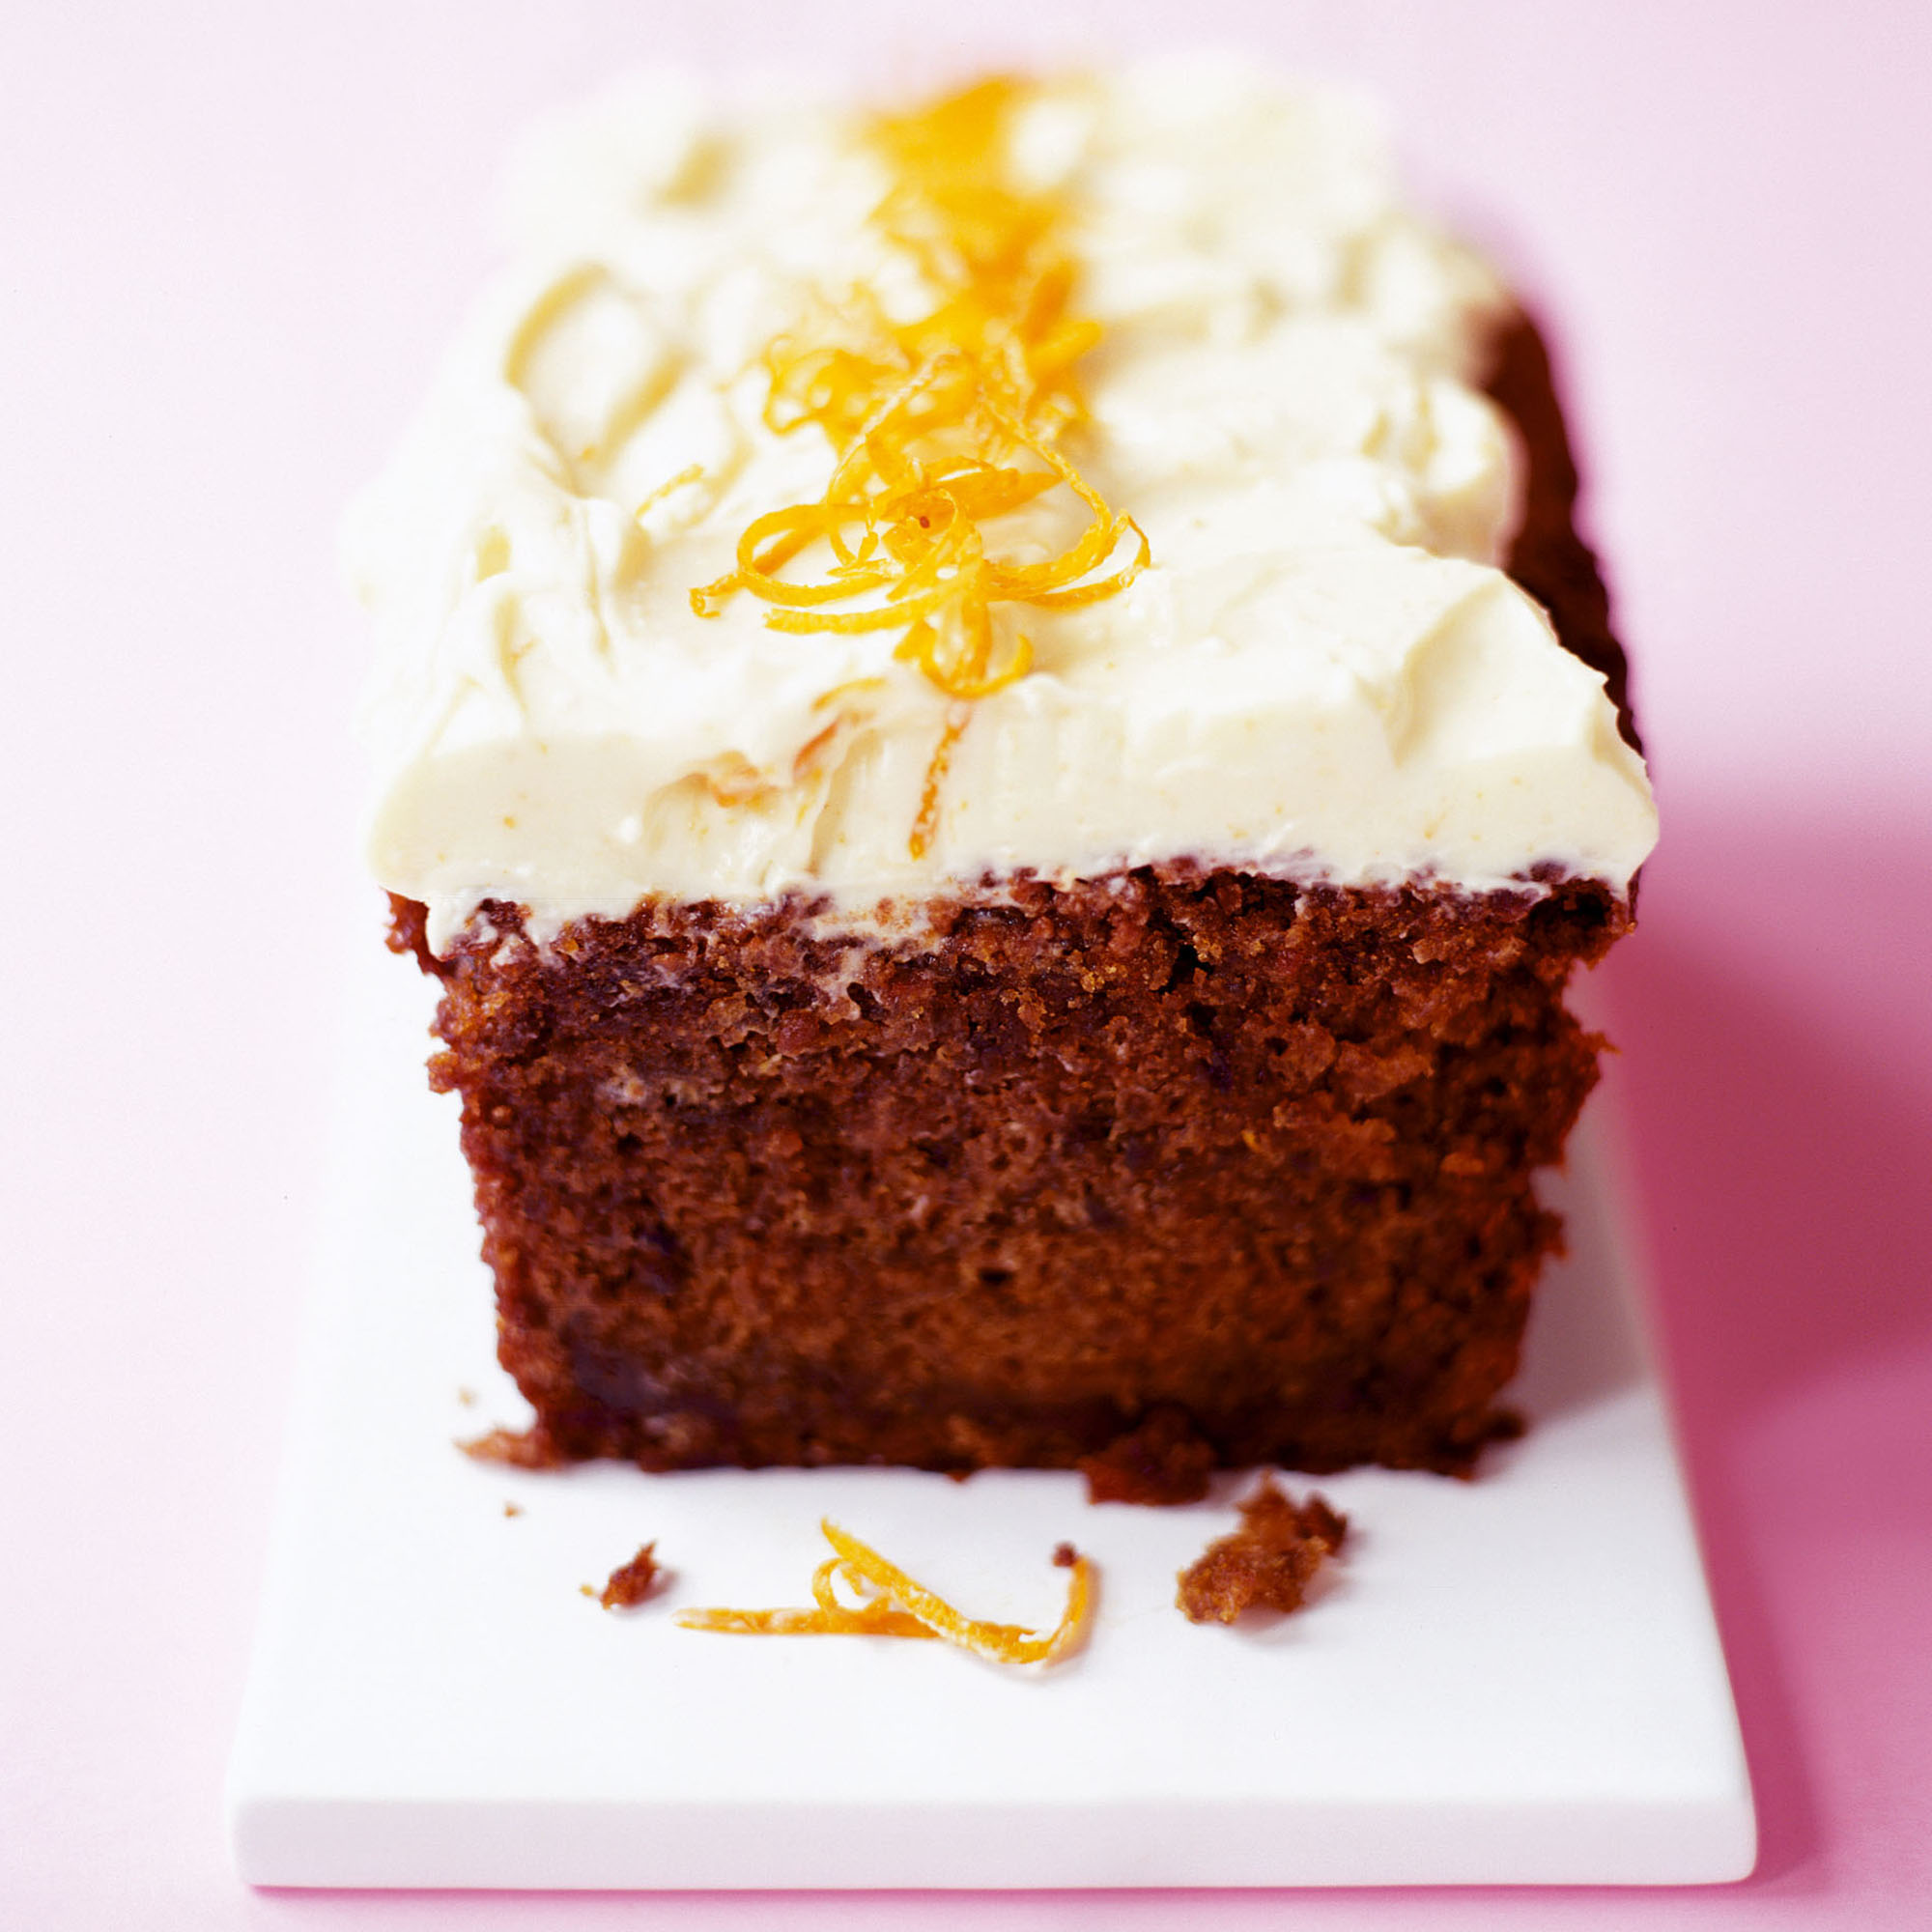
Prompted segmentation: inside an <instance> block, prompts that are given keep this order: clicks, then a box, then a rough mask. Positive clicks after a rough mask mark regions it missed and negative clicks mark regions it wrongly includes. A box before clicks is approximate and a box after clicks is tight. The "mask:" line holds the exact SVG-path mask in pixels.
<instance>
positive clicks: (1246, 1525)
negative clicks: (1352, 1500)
mask: <svg viewBox="0 0 1932 1932" xmlns="http://www.w3.org/2000/svg"><path fill="white" fill-rule="evenodd" d="M1239 1508H1240V1512H1241V1526H1240V1528H1239V1529H1237V1530H1236V1531H1235V1532H1234V1534H1233V1535H1232V1536H1222V1537H1217V1538H1216V1539H1215V1540H1214V1541H1213V1542H1212V1543H1210V1544H1209V1545H1208V1548H1206V1549H1205V1550H1204V1551H1203V1552H1202V1553H1201V1555H1200V1556H1199V1557H1198V1558H1196V1560H1195V1561H1194V1562H1192V1563H1190V1564H1189V1565H1188V1567H1187V1568H1186V1569H1185V1570H1183V1571H1182V1572H1181V1573H1180V1577H1179V1584H1180V1587H1179V1590H1177V1591H1176V1592H1175V1598H1174V1601H1175V1603H1176V1604H1177V1605H1179V1608H1180V1610H1181V1611H1182V1613H1183V1614H1184V1615H1185V1616H1186V1618H1187V1621H1188V1622H1189V1623H1194V1624H1205V1623H1210V1622H1219V1623H1224V1624H1231V1623H1233V1622H1234V1621H1235V1619H1236V1617H1238V1616H1239V1615H1240V1614H1241V1612H1242V1611H1243V1610H1245V1609H1250V1608H1253V1607H1257V1606H1259V1607H1261V1608H1264V1609H1270V1610H1282V1611H1288V1610H1297V1609H1299V1608H1300V1607H1301V1604H1302V1599H1303V1597H1304V1596H1305V1595H1306V1593H1307V1589H1308V1585H1309V1583H1310V1582H1311V1581H1312V1580H1313V1579H1314V1577H1315V1573H1316V1572H1317V1571H1318V1570H1319V1569H1321V1565H1322V1563H1323V1562H1324V1561H1325V1560H1326V1559H1327V1558H1328V1557H1330V1556H1332V1555H1333V1554H1334V1553H1335V1552H1336V1551H1337V1550H1338V1549H1340V1548H1341V1547H1342V1542H1343V1539H1344V1538H1345V1537H1346V1536H1347V1535H1348V1533H1349V1519H1348V1518H1347V1517H1345V1516H1343V1515H1341V1514H1340V1512H1339V1511H1336V1510H1334V1509H1331V1508H1330V1507H1329V1505H1328V1502H1327V1499H1326V1498H1325V1497H1323V1496H1321V1495H1314V1494H1311V1495H1310V1496H1309V1498H1308V1500H1307V1501H1306V1502H1305V1503H1296V1502H1295V1501H1294V1500H1293V1498H1292V1497H1291V1496H1289V1494H1288V1493H1287V1492H1285V1491H1284V1490H1282V1489H1281V1488H1279V1487H1278V1486H1277V1484H1276V1482H1275V1480H1274V1478H1273V1477H1272V1476H1264V1477H1263V1478H1262V1481H1261V1487H1260V1488H1259V1489H1257V1490H1256V1491H1255V1492H1254V1494H1253V1495H1251V1496H1249V1497H1248V1498H1247V1499H1246V1501H1244V1502H1243V1503H1241V1504H1240V1505H1239Z"/></svg>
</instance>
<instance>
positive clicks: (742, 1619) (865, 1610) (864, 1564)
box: [673, 1519, 1094, 1663]
mask: <svg viewBox="0 0 1932 1932" xmlns="http://www.w3.org/2000/svg"><path fill="white" fill-rule="evenodd" d="M819 1527H820V1528H821V1529H822V1530H823V1531H824V1532H825V1540H826V1541H827V1542H828V1543H829V1544H831V1546H832V1548H833V1550H834V1552H835V1553H834V1554H833V1555H832V1556H830V1557H828V1558H827V1559H826V1561H825V1562H823V1563H821V1564H820V1565H819V1566H818V1568H817V1570H816V1571H814V1572H813V1574H812V1578H811V1596H812V1607H811V1608H810V1609H803V1608H799V1609H773V1610H733V1609H703V1610H680V1611H679V1612H678V1613H677V1615H676V1617H675V1618H674V1619H673V1621H674V1622H676V1623H678V1624H680V1625H682V1626H683V1628H684V1629H686V1630H702V1631H718V1632H724V1633H727V1634H735V1635H743V1636H903V1637H916V1638H925V1639H930V1638H933V1637H937V1638H939V1639H941V1640H942V1641H944V1642H946V1643H951V1644H955V1645H957V1646H958V1647H959V1648H960V1649H961V1650H970V1651H972V1652H973V1654H974V1655H975V1656H977V1657H983V1658H985V1659H986V1660H987V1661H988V1662H992V1663H1057V1662H1059V1661H1060V1660H1061V1659H1062V1658H1063V1657H1065V1656H1067V1655H1069V1654H1070V1653H1071V1652H1072V1651H1073V1650H1075V1649H1076V1648H1077V1647H1078V1646H1079V1643H1080V1640H1081V1638H1082V1637H1083V1636H1084V1635H1085V1634H1086V1631H1087V1625H1088V1621H1089V1619H1090V1617H1091V1615H1092V1612H1093V1605H1094V1569H1093V1565H1092V1564H1091V1563H1090V1562H1089V1561H1088V1560H1087V1558H1086V1557H1084V1556H1074V1557H1073V1558H1072V1561H1071V1565H1070V1567H1071V1571H1072V1576H1071V1577H1070V1579H1069V1581H1068V1584H1067V1590H1066V1607H1065V1610H1063V1611H1062V1613H1061V1618H1060V1621H1059V1622H1058V1623H1057V1624H1056V1625H1055V1626H1054V1627H1053V1629H1052V1630H1050V1631H1046V1632H1038V1631H1030V1630H1026V1629H1024V1628H1022V1627H1021V1626H1020V1625H1018V1624H995V1623H984V1622H981V1621H980V1620H978V1619H976V1618H973V1617H968V1616H964V1615H962V1614H961V1613H960V1612H959V1611H958V1610H956V1609H954V1608H953V1607H952V1605H951V1604H949V1603H948V1602H947V1601H946V1600H945V1598H943V1597H941V1596H940V1595H938V1594H937V1592H935V1591H932V1590H928V1589H927V1588H926V1587H925V1585H924V1584H923V1583H920V1582H918V1581H916V1580H915V1579H914V1578H913V1577H909V1576H907V1574H906V1573H905V1572H904V1571H903V1570H901V1569H900V1568H899V1567H898V1566H897V1565H896V1564H895V1563H891V1562H888V1561H887V1559H886V1558H885V1557H883V1556H881V1555H880V1554H879V1552H878V1551H877V1550H876V1549H874V1548H871V1547H870V1546H869V1545H868V1544H865V1543H861V1542H860V1541H859V1539H858V1538H857V1537H856V1536H853V1535H852V1534H850V1532H848V1531H846V1530H843V1529H840V1528H839V1527H838V1524H837V1523H835V1522H833V1521H832V1520H830V1519H827V1520H823V1521H821V1522H820V1524H819ZM1060 1560H1061V1559H1060V1557H1059V1556H1058V1555H1056V1557H1055V1561H1056V1562H1059V1561H1060ZM840 1583H843V1584H844V1585H845V1586H846V1588H847V1589H849V1590H850V1591H851V1592H852V1593H853V1595H854V1596H855V1597H856V1598H857V1600H858V1601H857V1602H855V1603H850V1604H847V1603H843V1602H841V1601H840V1599H839V1596H838V1585H839V1584H840Z"/></svg>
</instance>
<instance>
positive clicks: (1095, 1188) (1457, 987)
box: [398, 868, 1626, 1470]
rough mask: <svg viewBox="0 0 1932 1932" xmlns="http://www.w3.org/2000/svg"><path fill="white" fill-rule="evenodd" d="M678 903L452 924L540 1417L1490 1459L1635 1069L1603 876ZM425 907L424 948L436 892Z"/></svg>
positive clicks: (878, 1436) (460, 1023)
mask: <svg viewBox="0 0 1932 1932" xmlns="http://www.w3.org/2000/svg"><path fill="white" fill-rule="evenodd" d="M809 910H810V908H807V907H804V906H799V905H785V906H779V907H772V908H767V909H764V910H762V911H758V912H755V913H749V914H747V913H739V912H732V911H727V910H725V909H724V908H721V907H718V906H712V905H696V906H687V905H667V904H662V903H655V902H654V903H650V904H647V905H645V906H643V907H641V908H640V909H639V911H638V912H637V913H635V914H634V915H633V916H632V917H631V918H629V919H627V920H618V921H598V920H586V921H582V922H580V923H576V924H574V925H572V926H570V927H569V928H567V929H566V930H565V931H564V933H563V934H562V935H561V936H560V937H559V938H558V939H557V940H556V942H555V943H554V946H553V947H552V948H551V949H549V950H547V951H540V950H539V949H537V948H536V947H534V946H532V945H529V944H528V943H526V942H524V941H523V940H522V938H521V926H520V923H519V917H518V914H517V912H516V910H515V909H514V908H512V907H509V906H504V905H493V906H492V907H490V908H489V913H490V918H491V920H492V921H493V923H494V925H495V927H496V936H495V937H493V938H491V939H490V940H488V941H487V942H485V941H480V940H473V939H472V940H469V941H466V942H464V943H463V944H461V945H460V946H459V947H458V948H457V949H456V951H455V952H454V953H453V954H452V955H451V956H450V957H449V958H448V959H446V960H438V961H434V962H432V963H433V964H434V966H435V968H436V970H437V971H438V972H439V973H440V974H441V975H442V976H443V987H444V997H443V1001H442V1005H441V1008H440V1017H439V1022H438V1025H439V1030H440V1033H441V1036H442V1037H443V1039H444V1041H445V1042H446V1050H445V1051H444V1052H442V1053H441V1054H440V1055H439V1056H438V1057H437V1059H436V1060H435V1062H434V1064H433V1069H432V1078H433V1081H434V1083H435V1084H436V1085H437V1086H438V1087H439V1088H440V1089H445V1090H447V1089H455V1090H456V1091H458V1092H460V1093H461V1094H462V1096H463V1141H464V1148H465V1151H466V1152H467V1153H468V1154H469V1161H470V1165H471V1167H472V1169H473V1171H474V1174H475V1177H476V1187H477V1203H478V1208H479V1210H480V1213H481V1216H482V1220H483V1225H484V1230H485V1237H484V1253H485V1256H486V1258H487V1259H488V1261H489V1262H490V1264H491V1266H492V1267H493V1268H494V1269H495V1271H496V1275H497V1295H498V1314H499V1322H500V1349H499V1352H500V1354H501V1358H502V1360H503V1363H504V1365H505V1367H507V1368H508V1369H509V1371H510V1372H511V1374H512V1375H513V1376H515V1378H516V1379H517V1381H518V1383H519V1385H520V1386H521V1387H522V1388H523V1390H524V1392H525V1394H526V1396H528V1398H529V1399H530V1401H531V1403H532V1404H533V1405H534V1406H535V1408H536V1411H537V1415H538V1418H539V1433H538V1440H537V1441H536V1442H533V1443H532V1444H530V1445H529V1447H528V1448H527V1449H526V1451H525V1453H526V1455H529V1454H533V1453H535V1452H536V1451H538V1450H539V1449H541V1450H543V1451H546V1452H548V1453H552V1454H561V1455H565V1456H594V1455H606V1456H623V1457H630V1458H633V1459H635V1460H637V1461H638V1462H639V1463H643V1464H645V1465H646V1466H649V1467H655V1468H672V1467H680V1466H689V1465H694V1464H701V1463H721V1462H723V1463H745V1464H757V1463H841V1462H886V1463H916V1464H921V1465H924V1466H927V1467H934V1468H944V1469H955V1470H963V1469H972V1468H978V1467H983V1466H986V1465H989V1464H1048V1465H1059V1466H1067V1465H1070V1464H1072V1463H1075V1462H1077V1461H1079V1460H1080V1459H1081V1458H1083V1457H1091V1456H1094V1455H1095V1454H1096V1452H1102V1451H1106V1450H1107V1449H1108V1448H1109V1446H1110V1445H1112V1444H1114V1443H1116V1442H1117V1441H1118V1439H1119V1438H1120V1437H1121V1436H1122V1435H1129V1434H1131V1433H1133V1432H1135V1431H1137V1430H1139V1429H1141V1428H1142V1427H1143V1426H1144V1425H1145V1424H1146V1422H1147V1420H1148V1418H1149V1417H1151V1415H1153V1414H1154V1413H1155V1412H1156V1411H1157V1410H1162V1409H1166V1410H1171V1411H1174V1412H1176V1413H1177V1414H1178V1415H1179V1416H1180V1417H1183V1418H1184V1419H1185V1422H1186V1425H1187V1427H1188V1428H1189V1429H1190V1430H1191V1431H1192V1432H1193V1434H1194V1435H1197V1436H1198V1437H1200V1438H1201V1439H1202V1440H1203V1441H1205V1442H1206V1443H1207V1444H1208V1445H1209V1446H1210V1447H1211V1449H1212V1452H1213V1454H1214V1456H1215V1458H1216V1459H1217V1460H1218V1461H1220V1462H1221V1463H1235V1464H1240V1463H1263V1462H1273V1463H1287V1464H1290V1465H1292V1466H1296V1467H1301V1468H1311V1469H1312V1468H1333V1467H1338V1466H1341V1465H1342V1464H1345V1463H1353V1462H1359V1461H1363V1460H1373V1461H1379V1462H1384V1463H1394V1464H1398V1465H1418V1464H1420V1465H1424V1466H1428V1467H1433V1468H1461V1467H1464V1466H1466V1464H1467V1463H1468V1461H1469V1459H1470V1458H1471V1457H1472V1456H1473V1455H1474V1453H1475V1452H1476V1450H1477V1449H1478V1448H1479V1447H1480V1446H1481V1444H1482V1443H1483V1441H1484V1440H1485V1439H1486V1438H1487V1437H1488V1435H1490V1433H1491V1431H1492V1404H1493V1399H1494V1397H1495V1395H1496V1392H1497V1390H1498V1389H1500V1388H1501V1386H1502V1385H1503V1383H1504V1382H1505V1381H1506V1380H1507V1379H1508V1378H1509V1377H1510V1375H1511V1374H1512V1373H1513V1371H1514V1369H1515V1366H1516V1360H1517V1350H1518V1344H1519V1341H1520V1336H1521V1332H1522V1324H1523V1319H1524V1316H1525V1314H1526V1312H1527V1308H1528V1297H1529V1291H1530V1286H1531V1283H1532V1281H1533V1279H1534V1277H1535V1273H1536V1269H1537V1265H1538V1264H1539V1262H1540V1261H1541V1259H1542V1257H1543V1256H1544V1254H1546V1253H1547V1252H1548V1250H1549V1249H1550V1247H1551V1246H1552V1245H1553V1244H1554V1242H1555V1239H1556V1234H1557V1228H1556V1223H1555V1221H1554V1219H1553V1218H1552V1217H1551V1216H1549V1215H1548V1214H1547V1213H1545V1212H1544V1211H1543V1210H1542V1209H1540V1208H1538V1207H1537V1205H1536V1202H1535V1199H1534V1197H1533V1194H1532V1192H1531V1186H1530V1174H1531V1170H1532V1169H1533V1168H1535V1167H1537V1166H1539V1165H1542V1164H1545V1163H1548V1162H1550V1161H1553V1160H1555V1159H1556V1158H1557V1157H1558V1154H1559V1152H1560V1151H1561V1147H1562V1140H1563V1136H1564V1134H1565V1132H1566V1131H1567V1130H1568V1128H1569V1125H1570V1123H1571V1122H1572V1120H1573V1119H1574V1118H1575V1115H1576V1112H1577V1107H1578V1106H1579V1105H1580V1104H1581V1101H1582V1099H1583V1096H1584V1094H1586V1093H1587V1092H1588V1091H1589V1088H1590V1085H1591V1083H1592V1082H1593V1080H1594V1079H1595V1077H1596V1074H1595V1050H1596V1046H1597V1042H1596V1041H1595V1040H1594V1039H1593V1038H1592V1037H1589V1036H1587V1035H1586V1034H1584V1033H1583V1032H1582V1030H1581V1029H1580V1028H1579V1027H1578V1026H1577V1023H1576V1022H1575V1021H1574V1020H1573V1019H1572V1018H1571V1017H1570V1016H1569V1015H1568V1014H1567V1013H1566V1012H1565V1011H1564V1009H1563V1006H1562V987H1563V981H1564V980H1565V978H1566V976H1567V975H1568V973H1569V971H1570V969H1571V967H1572V966H1573V964H1574V963H1575V962H1576V961H1577V960H1578V959H1590V958H1595V957H1596V956H1597V955H1598V954H1599V953H1601V952H1602V951H1603V950H1604V949H1605V947H1606V946H1607V945H1608V944H1609V943H1610V941H1611V939H1612V938H1613V937H1614V936H1615V934H1616V933H1617V932H1618V931H1619V930H1621V928H1622V926H1623V924H1624V923H1625V917H1626V915H1625V911H1624V908H1623V907H1622V905H1621V904H1620V902H1619V901H1617V900H1616V899H1615V898H1614V897H1613V896H1612V895H1610V894H1609V893H1608V892H1607V891H1606V890H1605V888H1603V887H1601V886H1599V885H1595V884H1592V883H1589V882H1585V881H1569V882H1564V883H1560V884H1555V885H1552V886H1550V887H1548V889H1547V890H1545V891H1544V892H1543V893H1542V895H1540V896H1539V895H1536V894H1535V893H1532V892H1530V891H1523V892H1520V893H1510V892H1504V893H1493V894H1488V895H1481V896H1473V897H1472V896H1469V895H1463V894H1459V893H1453V892H1447V891H1431V890H1426V889H1422V888H1415V889H1409V890H1406V891H1403V892H1388V893H1372V892H1352V891H1350V892H1344V891H1336V890H1330V889H1304V888H1298V887H1295V886H1293V885H1289V884H1286V883H1283V882H1280V881H1275V880H1266V879H1257V878H1252V877H1248V876H1245V875H1241V874H1238V873H1234V872H1228V871H1216V872H1206V873H1203V872H1192V871H1188V870H1185V869H1183V868H1166V869H1141V870H1136V871H1133V872H1127V873H1122V874H1118V875H1115V876H1112V877H1109V878H1106V879H1101V880H1094V881H1088V882H1084V883H1081V884H1079V885H1075V886H1071V887H1065V888H1063V887H1056V886H1049V885H1045V884H1041V883H1038V882H1026V881H1020V882H1014V883H1012V884H1010V885H1009V887H1008V888H1005V889H1003V890H1002V891H1001V892H1000V893H998V894H988V895H984V896H981V895H961V896H959V897H957V898H953V899H947V900H939V901H935V902H933V903H932V904H931V905H929V906H928V907H927V908H926V909H925V910H926V917H927V928H926V930H924V931H923V933H922V934H921V935H920V936H919V937H917V938H914V939H908V940H906V941H904V942H902V943H899V944H895V945H887V944H868V945H861V944H857V943H855V941H854V939H853V937H852V935H850V934H844V935H841V934H839V933H838V931H837V930H836V929H833V928H831V927H830V926H829V925H828V924H827V923H826V922H825V921H823V920H822V919H812V918H807V917H804V916H803V915H805V914H806V913H807V912H808V911H809ZM398 927H399V933H400V934H401V935H402V936H403V937H404V938H405V940H408V939H413V940H414V941H415V942H416V943H417V944H418V946H419V945H420V933H421V921H420V912H419V909H417V908H413V907H411V906H407V905H406V906H404V907H403V908H402V909H401V911H400V913H399V920H398Z"/></svg>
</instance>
